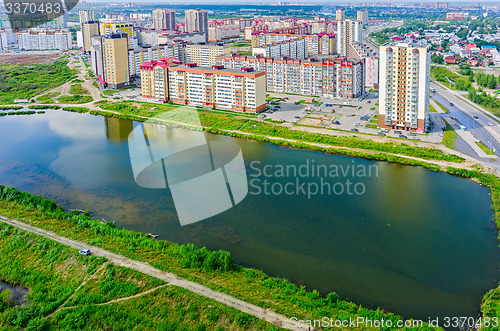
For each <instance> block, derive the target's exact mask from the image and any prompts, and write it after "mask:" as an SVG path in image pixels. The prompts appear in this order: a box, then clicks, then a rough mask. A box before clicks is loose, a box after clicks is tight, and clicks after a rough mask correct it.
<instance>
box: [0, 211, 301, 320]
mask: <svg viewBox="0 0 500 331" xmlns="http://www.w3.org/2000/svg"><path fill="white" fill-rule="evenodd" d="M0 222H3V223H7V224H9V225H11V226H14V227H16V228H19V229H21V230H23V231H27V232H31V233H34V234H37V235H40V236H43V237H45V238H48V239H50V240H53V241H57V242H59V243H61V244H63V245H67V246H69V247H72V248H75V249H77V250H80V249H83V248H88V249H90V251H91V252H92V254H93V255H96V256H102V257H105V258H106V259H107V260H108V261H110V262H112V263H114V264H116V265H118V266H122V267H126V268H130V269H134V270H137V271H139V272H142V273H144V274H147V275H149V276H152V277H155V278H158V279H161V280H163V281H165V282H167V283H169V284H170V285H175V286H178V287H182V288H184V289H186V290H188V291H191V292H194V293H196V294H199V295H202V296H204V297H206V298H209V299H212V300H215V301H218V302H221V303H223V304H225V305H227V306H230V307H233V308H235V309H237V310H239V311H242V312H244V313H247V314H250V315H253V316H255V317H257V318H260V319H262V320H265V321H267V322H270V323H272V324H274V325H277V326H280V327H282V328H287V329H289V330H307V328H299V327H296V328H293V327H291V324H290V320H289V319H288V318H287V317H286V316H283V315H280V314H277V313H275V312H273V311H271V310H269V309H264V308H261V307H259V306H256V305H253V304H251V303H248V302H245V301H242V300H239V299H236V298H235V297H232V296H230V295H228V294H225V293H221V292H217V291H214V290H211V289H210V288H208V287H206V286H203V285H200V284H198V283H195V282H191V281H189V280H186V279H184V278H180V277H178V276H176V275H175V274H172V273H170V272H166V271H162V270H159V269H156V268H153V267H152V266H150V265H149V264H147V263H144V262H140V261H136V260H132V259H129V258H127V257H125V256H123V255H118V254H115V253H112V252H110V251H106V250H104V249H102V248H99V247H96V246H90V245H88V244H86V243H84V242H81V241H76V240H72V239H68V238H66V237H62V236H59V235H57V234H56V233H54V232H51V231H47V230H44V229H41V228H37V227H35V226H32V225H29V224H26V223H23V222H20V221H17V220H13V219H10V218H7V217H5V216H2V215H0Z"/></svg>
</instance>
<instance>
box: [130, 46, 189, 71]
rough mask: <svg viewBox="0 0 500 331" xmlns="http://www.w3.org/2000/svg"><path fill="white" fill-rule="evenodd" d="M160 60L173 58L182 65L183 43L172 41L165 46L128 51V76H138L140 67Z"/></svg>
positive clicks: (183, 57) (183, 56)
mask: <svg viewBox="0 0 500 331" xmlns="http://www.w3.org/2000/svg"><path fill="white" fill-rule="evenodd" d="M161 58H173V59H176V60H178V61H180V62H181V63H184V62H185V61H186V55H185V43H184V42H183V41H173V42H170V43H168V44H166V45H160V46H145V47H141V48H136V49H129V50H128V65H129V72H130V76H134V77H138V76H140V75H141V66H142V65H143V64H144V63H145V62H152V61H159V60H160V59H161Z"/></svg>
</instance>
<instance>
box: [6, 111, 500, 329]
mask: <svg viewBox="0 0 500 331" xmlns="http://www.w3.org/2000/svg"><path fill="white" fill-rule="evenodd" d="M137 125H140V124H139V123H135V122H131V121H128V120H119V119H107V118H104V117H101V116H92V115H89V114H77V113H68V112H62V111H51V110H48V111H47V113H46V114H36V115H30V116H4V117H2V118H0V142H1V143H0V184H2V185H7V186H13V187H15V188H17V189H19V190H23V191H28V192H31V193H33V194H37V195H38V194H42V195H44V196H45V197H48V198H54V199H55V200H56V201H57V202H58V203H60V204H62V205H63V206H64V207H65V208H67V209H71V208H75V209H89V210H90V211H91V212H92V215H93V217H94V218H97V219H102V218H104V219H105V220H108V221H112V220H116V224H117V225H118V226H122V227H125V228H127V229H130V230H135V231H141V232H145V233H154V234H158V235H159V238H160V239H165V240H169V241H173V242H177V243H194V244H196V245H200V246H206V247H207V248H210V249H225V250H228V251H230V252H231V253H232V254H233V256H234V257H235V259H236V260H237V261H238V262H239V263H241V264H243V265H246V266H251V267H255V268H258V269H262V270H264V271H265V272H266V273H268V274H270V275H273V276H279V277H286V278H287V279H289V280H290V281H292V282H295V283H297V284H303V285H305V286H306V287H307V288H309V289H318V290H319V291H320V292H322V293H327V292H329V291H335V292H337V293H338V294H339V295H340V297H341V298H343V299H348V300H351V301H354V302H356V303H360V304H363V305H365V306H367V307H371V308H374V307H383V308H385V309H388V310H390V311H392V312H394V313H397V314H401V315H403V316H404V317H407V318H410V317H412V318H419V319H425V320H427V318H428V317H437V316H438V317H444V316H476V315H477V314H478V313H479V306H480V302H481V297H482V295H483V294H484V293H485V292H486V291H488V290H489V289H491V288H493V287H495V286H496V284H497V282H498V280H499V279H500V269H499V262H500V249H499V248H498V242H497V239H496V237H497V235H498V232H497V231H496V229H495V227H494V221H493V212H492V210H491V199H490V196H489V190H488V189H487V188H485V187H482V186H480V185H478V184H476V183H474V182H473V181H471V180H468V179H464V178H460V177H456V176H451V175H448V174H445V173H437V172H432V171H429V170H426V169H424V168H421V167H410V166H403V165H398V164H390V163H384V162H376V161H368V160H364V159H360V158H351V157H346V156H339V155H329V154H323V153H317V152H312V151H306V150H296V149H293V148H288V147H279V146H275V145H272V144H267V143H259V142H254V141H247V140H241V139H235V138H231V137H225V136H216V135H212V134H207V138H208V140H209V141H211V142H214V141H222V142H234V143H237V145H238V146H239V147H240V148H241V151H242V155H243V158H244V160H245V165H246V170H247V175H248V179H249V180H253V181H252V184H251V185H250V188H249V190H250V191H249V194H248V195H247V196H246V197H245V198H244V199H243V200H242V201H241V202H240V203H239V204H237V205H236V206H234V207H233V208H230V209H228V210H227V211H225V212H223V213H221V214H219V215H216V216H214V217H211V218H209V219H206V220H203V221H201V222H198V223H194V224H190V225H186V226H181V225H180V223H179V219H178V217H177V213H176V209H175V206H174V203H173V200H172V196H171V194H170V191H169V190H168V189H147V188H143V187H140V186H139V185H137V183H136V182H135V180H134V176H133V173H132V168H131V162H130V157H129V149H128V142H127V136H128V133H129V132H130V131H131V130H132V128H133V127H135V126H137ZM179 130H182V129H167V130H166V136H167V137H168V136H169V135H176V134H178V133H179ZM161 132H164V133H165V131H161ZM287 165H288V166H290V165H291V167H288V170H289V172H291V170H293V168H294V166H295V170H297V169H298V167H299V166H303V168H307V169H309V170H310V169H312V168H313V165H314V166H317V167H318V166H325V167H327V169H328V170H329V172H328V174H325V173H323V172H320V173H319V174H316V175H314V174H312V175H311V174H309V175H307V176H306V175H305V174H304V173H297V174H294V173H293V171H292V172H291V173H288V174H286V173H283V172H280V169H281V170H283V167H284V166H287ZM353 168H354V169H356V172H355V173H354V174H353V173H352V171H351V170H352V169H353ZM334 169H337V170H336V171H334ZM346 169H347V170H346ZM361 169H365V172H364V175H363V173H361V172H359V171H361ZM263 171H265V174H266V176H265V175H264V174H263V173H262V174H261V175H260V176H257V175H258V174H259V172H263ZM342 171H344V172H345V173H342ZM339 172H340V176H338V174H339ZM335 174H337V176H336V175H335ZM264 180H267V181H268V182H267V184H265V183H264ZM348 180H349V181H350V182H351V183H352V185H351V187H350V188H351V189H356V190H357V191H356V192H352V190H351V193H352V194H348V193H347V190H348V189H349V187H348V186H349V185H347V184H346V182H347V181H348ZM310 183H316V184H317V185H323V187H324V188H325V192H326V187H327V186H328V185H329V186H330V188H332V187H334V186H335V189H336V191H337V193H340V189H341V188H343V189H344V192H342V193H341V194H333V193H332V194H327V193H325V192H323V194H321V193H315V192H314V189H313V190H305V191H303V190H302V189H300V185H301V184H303V185H305V186H306V187H307V185H308V184H310ZM286 184H289V186H288V188H289V189H290V190H289V191H287V192H288V193H291V194H288V193H284V192H281V193H280V192H278V190H279V189H280V188H284V187H285V186H286ZM266 185H268V188H271V189H274V193H273V192H271V193H270V194H264V189H265V187H266ZM354 185H357V186H354ZM298 187H299V188H298ZM312 188H314V186H312ZM259 190H261V192H260V194H259V192H258V191H259ZM313 193H315V194H313Z"/></svg>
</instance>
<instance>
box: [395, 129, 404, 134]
mask: <svg viewBox="0 0 500 331" xmlns="http://www.w3.org/2000/svg"><path fill="white" fill-rule="evenodd" d="M394 133H395V134H402V132H401V131H399V130H396V131H394Z"/></svg>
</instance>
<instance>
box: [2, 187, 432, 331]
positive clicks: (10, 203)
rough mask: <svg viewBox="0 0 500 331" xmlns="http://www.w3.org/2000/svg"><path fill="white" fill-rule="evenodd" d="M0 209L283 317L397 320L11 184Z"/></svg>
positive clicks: (15, 216) (335, 296)
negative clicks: (100, 219) (65, 207)
mask: <svg viewBox="0 0 500 331" xmlns="http://www.w3.org/2000/svg"><path fill="white" fill-rule="evenodd" d="M0 214H3V215H5V216H7V217H10V218H15V219H18V220H20V221H23V222H25V223H28V224H31V225H33V226H37V227H39V228H43V229H46V230H50V231H53V232H55V233H56V234H58V235H61V236H64V237H67V238H71V239H74V240H79V241H82V242H86V243H88V244H89V245H94V246H98V247H101V248H103V249H106V250H109V251H111V252H114V253H116V254H121V255H124V256H126V257H128V258H131V259H133V260H137V261H142V262H147V263H149V264H150V265H151V266H153V267H155V268H157V269H160V270H164V271H168V272H172V273H174V274H176V275H177V276H179V277H183V278H185V279H187V280H190V281H194V282H197V283H199V284H202V285H204V286H207V287H209V288H211V289H213V290H216V291H219V292H223V293H227V294H229V295H232V296H233V297H236V298H238V299H240V300H243V301H246V302H249V303H251V304H255V305H257V306H259V307H262V308H264V309H272V310H273V311H275V312H277V313H280V314H283V315H285V316H287V317H292V316H295V317H298V318H299V319H300V318H302V319H306V318H308V319H321V318H322V317H324V316H328V317H329V318H333V319H334V320H335V319H339V320H345V319H346V318H347V319H348V318H349V317H351V318H356V317H365V318H367V319H372V320H374V319H378V320H380V319H381V318H384V319H385V320H387V319H390V320H392V321H397V320H401V318H400V317H398V316H395V315H393V314H390V313H384V312H382V311H380V310H376V311H374V310H369V309H366V308H363V307H361V306H359V305H356V304H354V303H352V302H347V301H343V300H340V299H339V298H338V296H337V295H336V294H335V293H330V294H328V295H327V296H326V297H323V296H321V295H320V294H319V293H318V292H317V291H309V290H306V289H305V288H304V287H303V286H300V287H299V286H296V285H294V284H291V283H289V282H288V281H287V280H286V279H278V278H273V277H269V276H267V275H265V274H264V273H263V272H261V271H258V270H255V269H251V268H245V267H241V266H238V265H232V266H231V264H226V267H224V268H222V267H220V264H217V263H215V264H213V265H212V264H206V263H204V262H203V261H205V259H206V258H207V257H208V256H209V255H210V254H209V252H208V251H207V250H205V249H199V248H196V247H195V246H193V245H187V246H184V245H178V244H174V243H171V242H167V241H163V240H158V241H156V240H153V239H152V238H151V237H149V236H148V235H146V234H141V233H137V232H132V231H128V230H125V229H118V228H116V227H114V225H113V224H112V223H111V222H108V223H105V224H102V223H100V222H98V221H94V220H92V219H91V218H89V217H87V216H85V215H80V214H79V213H78V212H73V213H71V214H68V213H66V212H64V210H63V209H62V208H61V207H59V206H57V205H56V204H55V203H54V202H52V201H49V200H46V199H44V198H42V197H36V196H33V195H31V194H29V193H23V192H19V191H17V190H15V189H11V188H6V187H0ZM219 252H221V251H219ZM219 254H222V255H223V256H225V258H224V260H225V261H229V260H230V258H229V253H219ZM228 259H229V260H228ZM195 261H196V263H195ZM368 329H369V328H368ZM425 329H430V328H423V330H425Z"/></svg>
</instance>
